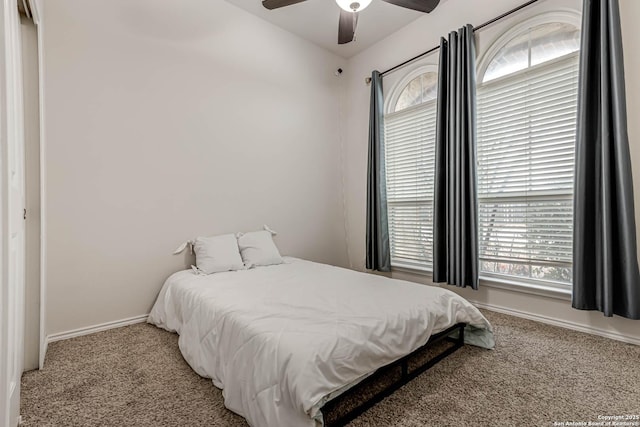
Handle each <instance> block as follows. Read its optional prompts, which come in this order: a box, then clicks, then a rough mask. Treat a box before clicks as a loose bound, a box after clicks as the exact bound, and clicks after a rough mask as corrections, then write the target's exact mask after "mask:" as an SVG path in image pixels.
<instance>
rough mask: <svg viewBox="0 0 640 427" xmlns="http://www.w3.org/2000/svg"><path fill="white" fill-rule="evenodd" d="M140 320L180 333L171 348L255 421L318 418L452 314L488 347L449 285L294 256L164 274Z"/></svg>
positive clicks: (450, 321) (477, 322)
mask: <svg viewBox="0 0 640 427" xmlns="http://www.w3.org/2000/svg"><path fill="white" fill-rule="evenodd" d="M149 322H150V323H153V324H155V325H157V326H159V327H162V328H164V329H167V330H169V331H176V332H177V333H178V334H180V339H179V345H180V350H181V351H182V354H183V356H184V358H185V359H186V361H187V362H188V363H189V365H191V367H192V368H193V369H194V370H195V371H196V372H197V373H198V374H200V375H201V376H203V377H207V378H211V379H212V380H213V383H214V385H215V386H216V387H218V388H221V389H223V395H224V401H225V405H226V406H227V408H229V409H231V410H232V411H234V412H236V413H238V414H240V415H242V416H243V417H245V418H246V420H247V421H248V422H249V424H250V425H252V426H256V427H272V426H273V427H298V426H310V427H313V426H316V425H321V424H322V414H321V413H320V408H321V407H322V405H323V404H324V403H325V402H326V400H327V399H328V398H329V395H330V394H332V393H333V394H332V396H333V395H335V393H336V392H339V391H340V390H344V389H345V388H347V387H348V386H349V385H352V384H355V383H356V382H358V381H359V380H361V379H362V378H363V377H365V376H367V375H368V374H370V373H372V372H373V371H375V370H376V369H378V368H380V367H382V366H384V365H386V364H388V363H390V362H392V361H394V360H397V359H399V358H401V357H402V356H405V355H407V354H409V353H410V352H412V351H413V350H415V349H417V348H418V347H420V346H422V345H423V344H425V343H426V342H427V340H428V339H429V336H430V335H432V334H434V333H437V332H440V331H442V330H444V329H446V328H448V327H450V326H452V325H454V324H456V323H459V322H464V323H467V324H469V325H471V326H470V327H469V328H468V329H467V331H466V333H465V337H466V340H467V341H468V342H470V343H473V344H476V345H481V346H483V347H487V348H491V347H493V335H492V332H491V325H490V324H489V322H488V321H487V320H486V319H485V318H484V317H483V316H482V314H481V313H480V312H479V311H478V310H477V309H476V308H475V307H473V306H472V305H471V304H470V303H469V302H467V301H466V300H465V299H463V298H461V297H460V296H458V295H456V294H454V293H453V292H451V291H448V290H445V289H441V288H437V287H432V286H425V285H419V284H415V283H410V282H405V281H400V280H393V279H388V278H385V277H381V276H376V275H372V274H365V273H358V272H355V271H351V270H346V269H341V268H337V267H331V266H327V265H323V264H316V263H313V262H309V261H303V260H299V259H294V258H287V259H286V263H285V264H282V265H275V266H270V267H259V268H255V269H250V270H244V271H236V272H226V273H216V274H213V275H208V276H203V275H197V274H195V273H194V272H193V271H181V272H179V273H175V274H174V275H172V276H171V277H170V278H169V279H168V280H167V281H166V283H165V285H164V287H163V288H162V291H161V292H160V295H159V296H158V299H157V301H156V303H155V305H154V307H153V309H152V311H151V314H150V316H149Z"/></svg>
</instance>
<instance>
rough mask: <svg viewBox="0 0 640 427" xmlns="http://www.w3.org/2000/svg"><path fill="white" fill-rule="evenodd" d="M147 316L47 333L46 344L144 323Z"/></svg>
mask: <svg viewBox="0 0 640 427" xmlns="http://www.w3.org/2000/svg"><path fill="white" fill-rule="evenodd" d="M148 317H149V315H148V314H143V315H141V316H136V317H130V318H128V319H122V320H115V321H113V322H107V323H101V324H99V325H93V326H87V327H84V328H80V329H74V330H72V331H67V332H60V333H57V334H53V335H49V336H48V337H47V344H48V343H52V342H56V341H62V340H68V339H69V338H75V337H81V336H83V335H90V334H95V333H96V332H102V331H107V330H109V329H115V328H121V327H123V326H129V325H135V324H136V323H144V322H146V321H147V318H148Z"/></svg>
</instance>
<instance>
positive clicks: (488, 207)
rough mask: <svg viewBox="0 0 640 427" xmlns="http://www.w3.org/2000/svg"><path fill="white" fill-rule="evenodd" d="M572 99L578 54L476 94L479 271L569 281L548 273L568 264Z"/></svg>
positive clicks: (488, 85)
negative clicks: (513, 270)
mask: <svg viewBox="0 0 640 427" xmlns="http://www.w3.org/2000/svg"><path fill="white" fill-rule="evenodd" d="M577 97H578V54H577V53H573V54H570V55H567V56H565V57H563V58H560V59H558V60H554V61H550V62H548V63H545V64H541V65H538V66H535V67H532V68H529V69H528V70H526V71H523V72H519V73H517V74H513V75H509V76H507V77H504V78H500V79H496V80H492V81H490V82H488V83H485V84H483V85H482V86H480V87H478V197H479V222H480V227H479V232H480V236H479V242H480V259H481V261H484V262H483V263H482V269H483V270H484V271H492V272H494V273H505V272H506V270H508V268H507V267H505V266H508V265H514V264H520V265H522V264H524V265H529V266H537V267H536V268H537V270H536V271H537V273H536V272H534V269H532V268H529V269H528V270H526V269H525V271H527V273H526V274H524V275H529V276H530V277H531V278H543V279H551V280H556V281H569V280H570V274H569V275H567V274H566V272H564V273H563V274H558V272H556V271H553V268H570V266H571V262H572V235H573V202H572V194H573V176H574V151H575V139H576V117H577V104H578V102H577ZM487 263H493V264H492V268H488V267H487V265H488V264H487ZM496 266H497V268H496ZM545 269H546V270H545ZM507 274H508V273H507ZM517 275H523V274H522V273H521V272H520V273H517ZM560 276H564V278H563V277H560ZM567 276H569V277H567Z"/></svg>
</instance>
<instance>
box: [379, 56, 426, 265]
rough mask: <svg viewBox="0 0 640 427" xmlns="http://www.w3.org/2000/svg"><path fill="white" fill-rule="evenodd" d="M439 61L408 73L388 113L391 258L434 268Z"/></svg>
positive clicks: (387, 138)
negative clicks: (434, 188) (434, 191)
mask: <svg viewBox="0 0 640 427" xmlns="http://www.w3.org/2000/svg"><path fill="white" fill-rule="evenodd" d="M435 70H436V67H435V66H427V67H421V68H420V69H418V70H415V71H414V72H413V73H410V74H409V75H407V76H406V77H405V78H404V79H403V80H402V81H401V82H400V83H399V84H398V85H397V87H396V90H394V91H392V94H391V97H390V98H389V102H388V105H387V114H386V116H385V146H386V172H387V202H388V214H389V234H390V243H391V263H392V265H393V266H404V267H410V268H417V269H423V270H426V269H430V268H431V262H432V247H433V233H432V224H433V174H434V164H435V138H436V107H437V106H436V97H437V92H438V74H437V72H436V71H435Z"/></svg>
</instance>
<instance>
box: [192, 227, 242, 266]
mask: <svg viewBox="0 0 640 427" xmlns="http://www.w3.org/2000/svg"><path fill="white" fill-rule="evenodd" d="M193 250H194V251H195V253H196V266H197V267H198V269H199V270H200V271H201V272H203V273H205V274H212V273H219V272H221V271H233V270H242V269H244V264H243V263H242V258H241V257H240V250H239V249H238V240H237V239H236V236H235V235H233V234H225V235H222V236H214V237H198V238H197V239H196V241H195V242H194V244H193Z"/></svg>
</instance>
